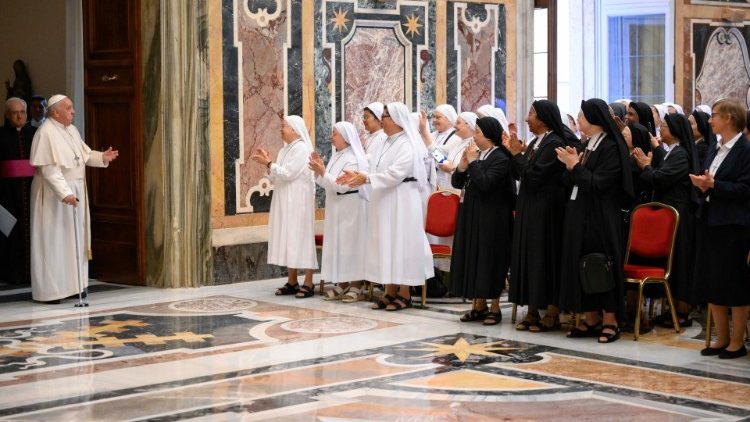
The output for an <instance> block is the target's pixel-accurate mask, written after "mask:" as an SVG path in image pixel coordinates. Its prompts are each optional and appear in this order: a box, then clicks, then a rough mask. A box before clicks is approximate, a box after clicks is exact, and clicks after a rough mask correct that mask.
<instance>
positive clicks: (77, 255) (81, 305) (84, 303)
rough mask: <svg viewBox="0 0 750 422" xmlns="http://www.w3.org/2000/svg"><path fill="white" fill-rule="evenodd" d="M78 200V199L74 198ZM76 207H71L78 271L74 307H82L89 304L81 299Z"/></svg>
mask: <svg viewBox="0 0 750 422" xmlns="http://www.w3.org/2000/svg"><path fill="white" fill-rule="evenodd" d="M76 201H78V199H76ZM77 208H78V207H73V232H74V233H75V238H76V272H77V273H78V303H76V304H75V307H76V308H83V307H86V306H89V304H88V302H84V300H83V282H82V281H81V251H80V250H79V246H78V211H77Z"/></svg>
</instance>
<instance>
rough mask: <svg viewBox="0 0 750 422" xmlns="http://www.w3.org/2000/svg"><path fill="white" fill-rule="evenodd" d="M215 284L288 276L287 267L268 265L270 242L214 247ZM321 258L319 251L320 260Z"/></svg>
mask: <svg viewBox="0 0 750 422" xmlns="http://www.w3.org/2000/svg"><path fill="white" fill-rule="evenodd" d="M213 257H214V259H213V279H214V280H213V282H214V284H229V283H239V282H243V281H254V280H266V279H269V278H278V277H286V275H287V272H286V267H278V266H275V265H268V264H267V262H268V243H267V242H259V243H246V244H242V245H228V246H220V247H214V248H213ZM320 260H321V256H320V251H318V261H320Z"/></svg>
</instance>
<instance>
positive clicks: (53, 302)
mask: <svg viewBox="0 0 750 422" xmlns="http://www.w3.org/2000/svg"><path fill="white" fill-rule="evenodd" d="M39 303H43V304H45V305H59V304H61V303H62V300H60V299H57V300H48V301H39Z"/></svg>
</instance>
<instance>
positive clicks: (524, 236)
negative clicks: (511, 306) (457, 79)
mask: <svg viewBox="0 0 750 422" xmlns="http://www.w3.org/2000/svg"><path fill="white" fill-rule="evenodd" d="M547 103H549V104H547ZM532 107H534V109H535V111H536V114H537V118H539V119H540V120H542V121H543V122H544V123H545V124H546V125H547V127H548V128H550V129H551V130H550V132H548V133H547V134H545V135H543V136H542V137H538V138H536V139H534V140H533V141H532V142H531V143H530V144H529V146H528V148H527V149H526V153H525V154H518V155H516V156H514V157H513V158H511V167H512V170H513V178H514V179H516V180H519V181H520V183H521V184H520V189H519V191H518V199H517V201H516V216H515V222H514V226H513V249H512V256H511V265H510V291H509V293H508V300H509V301H510V302H513V303H515V304H519V305H532V306H537V307H546V306H547V305H557V297H555V296H554V293H555V292H556V291H558V289H559V278H560V250H561V248H562V224H563V217H564V212H565V202H566V200H567V198H568V197H567V190H566V188H565V185H564V184H563V183H562V174H563V172H565V165H564V164H563V163H561V162H560V160H558V159H557V153H556V152H555V148H564V147H565V145H566V139H565V138H564V135H565V132H564V129H563V124H562V121H561V120H560V112H559V110H557V106H556V105H554V103H550V102H549V101H546V102H544V101H537V102H535V103H534V105H532ZM537 146H538V148H537V149H535V147H537Z"/></svg>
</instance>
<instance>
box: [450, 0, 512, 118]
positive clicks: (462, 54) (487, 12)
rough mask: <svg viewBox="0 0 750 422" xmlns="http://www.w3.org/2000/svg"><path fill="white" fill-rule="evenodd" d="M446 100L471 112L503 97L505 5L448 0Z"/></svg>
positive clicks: (504, 75)
mask: <svg viewBox="0 0 750 422" xmlns="http://www.w3.org/2000/svg"><path fill="white" fill-rule="evenodd" d="M447 9H448V10H447V31H446V32H447V45H446V50H447V56H448V90H447V92H448V103H450V104H452V105H454V106H455V107H456V109H457V110H461V111H472V110H476V109H477V108H479V106H481V105H484V104H495V100H496V99H501V100H503V101H505V100H506V92H505V77H506V71H505V66H506V62H507V57H506V46H505V27H506V25H505V19H506V17H505V13H506V12H505V5H504V4H496V3H463V2H452V1H449V2H448V6H447Z"/></svg>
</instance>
